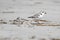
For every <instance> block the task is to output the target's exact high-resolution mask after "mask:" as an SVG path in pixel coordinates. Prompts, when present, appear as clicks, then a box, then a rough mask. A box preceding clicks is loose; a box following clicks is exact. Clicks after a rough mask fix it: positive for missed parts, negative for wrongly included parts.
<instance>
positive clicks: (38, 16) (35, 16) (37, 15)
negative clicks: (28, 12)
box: [28, 10, 47, 19]
mask: <svg viewBox="0 0 60 40" xmlns="http://www.w3.org/2000/svg"><path fill="white" fill-rule="evenodd" d="M45 14H47V13H46V12H45V11H42V10H41V11H40V12H39V13H37V14H35V15H33V16H30V17H28V18H34V19H40V18H42V17H43V16H44V15H45Z"/></svg>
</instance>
